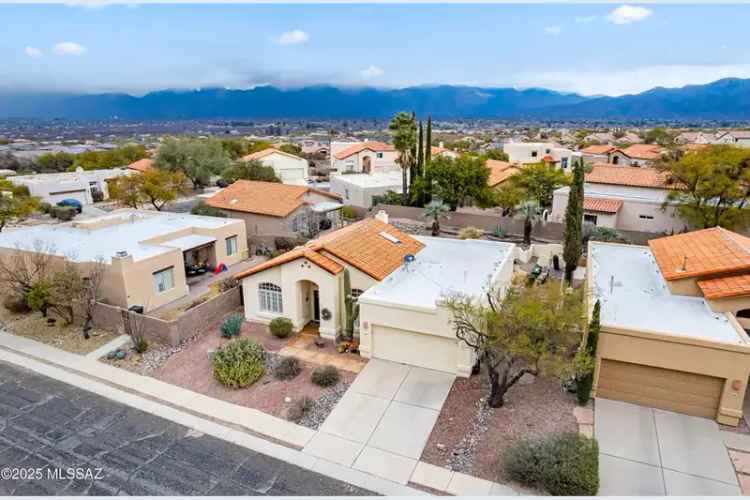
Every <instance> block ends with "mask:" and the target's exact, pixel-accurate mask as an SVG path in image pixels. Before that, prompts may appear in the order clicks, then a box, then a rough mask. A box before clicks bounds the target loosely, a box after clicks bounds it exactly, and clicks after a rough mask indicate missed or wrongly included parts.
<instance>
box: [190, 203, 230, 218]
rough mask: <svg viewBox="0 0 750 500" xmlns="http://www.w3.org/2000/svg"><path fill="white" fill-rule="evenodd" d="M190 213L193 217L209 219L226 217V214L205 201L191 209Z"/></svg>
mask: <svg viewBox="0 0 750 500" xmlns="http://www.w3.org/2000/svg"><path fill="white" fill-rule="evenodd" d="M190 213H191V214H193V215H206V216H209V217H226V216H227V214H226V213H224V212H222V211H221V210H220V209H218V208H215V207H212V206H211V205H209V204H208V203H206V202H205V201H202V200H201V201H199V202H198V203H197V204H196V205H195V206H194V207H193V208H191V209H190Z"/></svg>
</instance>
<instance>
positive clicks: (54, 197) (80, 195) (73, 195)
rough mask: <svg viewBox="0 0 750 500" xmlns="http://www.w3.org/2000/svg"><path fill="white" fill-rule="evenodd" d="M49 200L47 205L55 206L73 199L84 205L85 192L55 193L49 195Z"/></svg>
mask: <svg viewBox="0 0 750 500" xmlns="http://www.w3.org/2000/svg"><path fill="white" fill-rule="evenodd" d="M47 199H48V200H49V203H52V204H55V203H57V202H59V201H63V200H67V199H73V200H78V201H80V202H81V204H83V205H85V204H86V191H85V190H83V189H81V190H75V191H58V192H56V193H50V194H49V196H48V197H47Z"/></svg>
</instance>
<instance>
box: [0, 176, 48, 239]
mask: <svg viewBox="0 0 750 500" xmlns="http://www.w3.org/2000/svg"><path fill="white" fill-rule="evenodd" d="M39 204H40V203H39V198H37V197H35V196H29V189H28V188H27V187H26V186H16V185H14V184H13V183H12V182H10V181H8V180H5V179H0V232H2V230H3V229H5V227H6V226H7V225H9V224H19V223H21V222H23V221H24V220H26V219H28V218H29V216H30V215H31V214H33V213H35V212H38V211H39Z"/></svg>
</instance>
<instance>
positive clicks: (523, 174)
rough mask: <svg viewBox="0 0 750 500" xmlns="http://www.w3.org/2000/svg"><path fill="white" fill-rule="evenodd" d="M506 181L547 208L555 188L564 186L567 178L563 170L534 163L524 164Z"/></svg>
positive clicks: (550, 203)
mask: <svg viewBox="0 0 750 500" xmlns="http://www.w3.org/2000/svg"><path fill="white" fill-rule="evenodd" d="M507 183H508V184H510V185H511V186H513V187H515V188H518V189H521V190H523V191H524V192H525V193H526V198H528V199H533V200H536V202H537V203H538V204H539V206H541V207H544V208H548V207H551V206H552V195H553V193H554V192H555V189H558V188H560V187H562V186H565V185H566V184H567V183H568V178H567V177H566V176H565V172H563V171H562V170H560V169H558V168H556V167H555V166H554V165H548V164H546V163H534V164H531V165H525V166H524V167H523V168H521V169H520V171H519V172H518V173H517V174H515V175H513V176H512V177H511V178H510V179H508V182H507Z"/></svg>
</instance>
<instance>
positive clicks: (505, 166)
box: [486, 160, 521, 186]
mask: <svg viewBox="0 0 750 500" xmlns="http://www.w3.org/2000/svg"><path fill="white" fill-rule="evenodd" d="M486 165H487V168H489V169H490V177H489V179H487V184H488V185H489V186H497V185H498V184H502V183H503V182H505V181H506V180H508V179H510V178H511V177H512V176H513V175H515V174H517V173H518V172H520V171H521V170H520V169H519V168H518V167H517V166H515V165H513V164H512V163H509V162H507V161H501V160H487V162H486Z"/></svg>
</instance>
